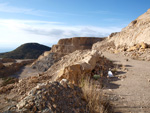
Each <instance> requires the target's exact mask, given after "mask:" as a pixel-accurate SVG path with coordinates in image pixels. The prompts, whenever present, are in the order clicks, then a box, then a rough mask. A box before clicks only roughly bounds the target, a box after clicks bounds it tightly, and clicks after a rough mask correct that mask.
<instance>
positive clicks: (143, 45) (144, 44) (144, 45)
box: [140, 42, 148, 49]
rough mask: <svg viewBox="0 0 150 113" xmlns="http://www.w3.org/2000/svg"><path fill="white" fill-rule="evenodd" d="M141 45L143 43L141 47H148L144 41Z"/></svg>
mask: <svg viewBox="0 0 150 113" xmlns="http://www.w3.org/2000/svg"><path fill="white" fill-rule="evenodd" d="M140 45H141V49H146V48H147V47H148V45H147V44H146V43H144V42H142V43H141V44H140Z"/></svg>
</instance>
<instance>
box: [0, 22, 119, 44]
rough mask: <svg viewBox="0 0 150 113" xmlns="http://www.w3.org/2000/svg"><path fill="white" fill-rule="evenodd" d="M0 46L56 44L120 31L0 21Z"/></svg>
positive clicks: (93, 27)
mask: <svg viewBox="0 0 150 113" xmlns="http://www.w3.org/2000/svg"><path fill="white" fill-rule="evenodd" d="M0 30H1V37H0V45H1V46H4V45H7V46H15V45H17V46H18V45H20V44H22V43H26V42H38V43H42V44H46V45H52V44H56V43H57V41H58V40H59V39H61V38H70V37H105V36H108V35H109V34H110V33H112V32H117V31H120V30H121V28H118V27H106V28H104V27H95V26H67V25H65V24H63V23H60V22H49V21H38V20H15V19H0Z"/></svg>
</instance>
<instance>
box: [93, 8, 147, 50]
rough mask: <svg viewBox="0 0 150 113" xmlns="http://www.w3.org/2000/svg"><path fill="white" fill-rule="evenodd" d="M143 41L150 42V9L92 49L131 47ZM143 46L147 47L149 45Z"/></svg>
mask: <svg viewBox="0 0 150 113" xmlns="http://www.w3.org/2000/svg"><path fill="white" fill-rule="evenodd" d="M141 43H143V44H144V43H145V44H148V45H149V44H150V9H149V10H148V11H147V12H146V13H144V14H143V15H141V16H139V17H138V18H137V19H136V20H134V21H132V22H131V23H130V24H129V25H128V26H127V27H125V28H123V29H122V31H121V32H117V33H112V34H110V35H109V36H108V38H106V39H105V40H104V41H102V42H97V43H95V44H94V45H93V47H92V49H96V50H98V49H104V48H107V47H111V48H113V49H118V48H123V47H126V48H130V47H132V46H134V45H136V44H141ZM142 46H143V48H146V47H147V45H142Z"/></svg>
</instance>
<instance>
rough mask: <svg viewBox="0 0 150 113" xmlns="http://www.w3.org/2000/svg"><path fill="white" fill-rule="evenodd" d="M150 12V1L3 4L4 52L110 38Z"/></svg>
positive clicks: (0, 0) (0, 37)
mask: <svg viewBox="0 0 150 113" xmlns="http://www.w3.org/2000/svg"><path fill="white" fill-rule="evenodd" d="M149 8H150V0H0V52H4V51H8V50H12V49H14V48H16V47H18V46H19V45H21V44H23V43H27V42H38V43H41V44H45V45H48V46H51V45H53V44H56V43H57V41H58V40H59V39H60V38H69V37H79V36H93V37H103V36H108V35H109V34H110V33H112V32H116V31H120V30H121V29H122V28H124V27H125V26H127V25H128V24H129V23H130V22H131V21H132V20H134V19H136V18H137V17H138V16H140V15H141V14H143V13H145V12H146V11H147V10H148V9H149Z"/></svg>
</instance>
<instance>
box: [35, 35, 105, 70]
mask: <svg viewBox="0 0 150 113" xmlns="http://www.w3.org/2000/svg"><path fill="white" fill-rule="evenodd" d="M103 39H104V38H94V37H74V38H66V39H60V40H59V41H58V44H56V45H53V46H52V49H51V51H47V52H45V53H44V54H42V55H41V56H40V57H39V58H38V59H37V60H36V61H35V62H34V63H33V64H32V68H36V69H37V70H39V71H43V72H44V71H46V70H48V69H49V68H50V67H51V66H52V65H53V64H54V63H55V62H57V61H59V60H60V59H61V57H63V56H65V55H67V54H69V53H72V52H74V51H76V50H85V49H91V48H92V45H93V44H94V43H96V42H98V41H102V40H103Z"/></svg>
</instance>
